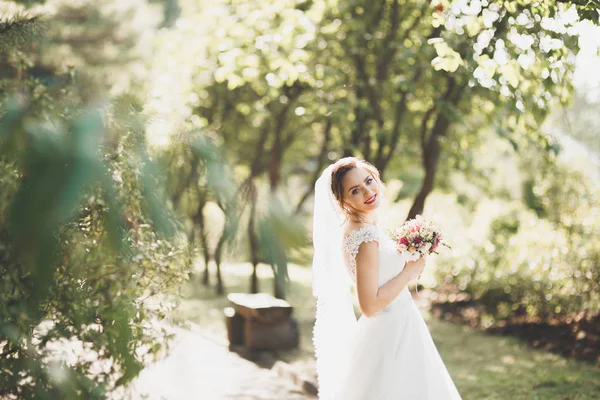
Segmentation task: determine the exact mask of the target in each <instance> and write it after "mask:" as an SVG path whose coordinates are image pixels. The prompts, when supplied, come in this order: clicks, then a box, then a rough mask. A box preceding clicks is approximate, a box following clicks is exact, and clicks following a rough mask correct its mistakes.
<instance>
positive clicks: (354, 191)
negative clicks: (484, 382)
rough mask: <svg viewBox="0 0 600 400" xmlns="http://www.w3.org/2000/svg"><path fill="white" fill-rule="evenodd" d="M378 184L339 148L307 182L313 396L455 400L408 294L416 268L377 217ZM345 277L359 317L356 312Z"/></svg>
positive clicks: (419, 262) (368, 168) (419, 263)
mask: <svg viewBox="0 0 600 400" xmlns="http://www.w3.org/2000/svg"><path fill="white" fill-rule="evenodd" d="M382 195H383V184H382V182H381V181H380V178H379V171H377V169H376V168H375V167H373V166H372V165H371V164H369V163H368V162H366V161H363V160H360V159H357V158H354V157H346V158H342V159H340V160H338V161H337V162H336V163H335V164H332V165H330V166H329V167H327V168H326V169H325V170H324V171H323V174H322V175H321V177H320V178H319V179H318V180H317V183H316V184H315V206H314V217H313V218H314V220H313V243H314V249H315V254H314V258H313V294H314V295H315V297H316V298H317V315H316V321H315V326H314V331H313V342H314V345H315V355H316V359H317V376H318V383H319V398H320V399H321V400H455V399H460V395H459V394H458V391H457V390H456V387H455V386H454V383H453V382H452V379H451V378H450V375H449V374H448V371H447V370H446V367H445V365H444V363H443V362H442V359H441V358H440V355H439V353H438V351H437V349H436V347H435V344H434V343H433V340H432V339H431V335H430V333H429V330H428V329H427V326H426V325H425V322H424V320H423V317H422V316H421V314H420V312H419V310H418V309H417V307H416V306H415V304H414V303H413V300H412V297H411V295H410V292H409V290H408V283H409V282H410V281H411V280H413V279H415V278H416V277H417V276H419V274H421V272H422V271H423V268H424V267H425V261H426V260H425V259H424V258H419V259H415V260H412V259H411V260H409V259H407V257H405V256H403V255H401V254H399V253H398V252H396V250H395V245H394V243H393V241H392V240H391V239H390V238H388V237H387V236H386V235H385V232H384V231H382V229H381V227H380V226H379V221H378V215H377V213H376V210H377V208H378V207H379V205H380V204H381V196H382ZM351 285H355V288H356V294H357V297H358V304H359V306H360V311H361V312H362V316H361V317H360V318H359V319H358V321H357V320H356V317H355V314H354V309H353V306H352V303H353V302H352V295H351V291H350V287H351Z"/></svg>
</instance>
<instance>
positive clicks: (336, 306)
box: [312, 164, 356, 400]
mask: <svg viewBox="0 0 600 400" xmlns="http://www.w3.org/2000/svg"><path fill="white" fill-rule="evenodd" d="M332 171H333V164H332V165H330V166H328V167H327V168H326V169H325V170H324V171H323V173H322V174H321V177H320V178H319V179H318V180H317V182H316V183H315V204H314V214H313V246H314V256H313V267H312V273H313V282H312V283H313V295H314V296H315V297H316V301H317V313H316V320H315V325H314V329H313V343H314V346H315V356H316V370H317V378H318V384H319V399H320V400H333V399H336V397H337V396H336V392H337V391H338V390H339V389H340V387H341V382H342V379H343V375H344V372H345V370H344V368H345V367H346V366H347V357H348V354H349V352H350V341H351V338H352V336H353V331H354V329H355V326H356V316H355V315H354V308H353V306H352V294H351V292H350V285H351V284H352V280H351V278H350V274H349V273H348V271H347V270H346V267H345V265H344V256H343V253H342V239H343V231H342V223H343V218H342V214H341V211H340V209H339V206H338V205H337V201H336V199H335V197H334V195H333V192H332V191H331V172H332Z"/></svg>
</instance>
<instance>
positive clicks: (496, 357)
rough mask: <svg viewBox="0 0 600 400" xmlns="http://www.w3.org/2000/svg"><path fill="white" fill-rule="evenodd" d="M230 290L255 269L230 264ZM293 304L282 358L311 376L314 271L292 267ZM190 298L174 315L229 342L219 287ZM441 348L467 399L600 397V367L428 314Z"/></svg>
mask: <svg viewBox="0 0 600 400" xmlns="http://www.w3.org/2000/svg"><path fill="white" fill-rule="evenodd" d="M223 269H224V271H223V272H224V279H225V284H226V288H227V292H247V291H248V288H249V283H250V280H249V274H250V266H249V265H248V264H227V265H225V266H224V268H223ZM259 279H260V285H261V290H262V291H264V292H269V293H271V292H272V282H273V280H272V274H271V270H270V267H268V266H263V265H261V266H260V269H259ZM290 279H291V283H290V286H289V288H288V301H289V302H290V304H292V306H294V317H295V318H296V319H297V320H298V322H299V326H300V335H301V338H300V347H299V348H298V349H297V350H294V351H289V352H283V353H281V354H279V356H280V358H282V359H283V360H285V361H287V362H289V363H291V364H294V365H295V367H296V368H298V369H300V370H303V371H304V372H305V373H306V374H312V371H313V362H314V361H313V349H312V341H311V335H312V324H313V321H314V300H313V298H312V295H311V273H310V269H309V268H304V267H297V266H291V267H290ZM185 295H186V299H185V300H184V301H183V302H182V304H181V306H180V307H178V309H177V311H176V314H175V315H174V317H175V318H176V320H179V321H185V320H188V321H191V322H194V323H197V324H199V325H200V326H201V327H202V328H203V329H206V330H209V331H211V332H212V333H214V334H217V335H219V336H221V337H223V338H226V331H225V320H224V316H223V308H224V307H226V306H227V305H228V301H227V299H226V298H225V297H219V296H216V295H215V294H214V289H213V288H205V287H204V286H202V285H201V284H200V283H197V282H196V283H190V284H189V285H188V286H187V287H186V290H185ZM423 315H424V317H425V319H426V321H427V325H428V326H429V329H430V331H431V334H432V336H433V339H434V341H435V343H436V345H437V346H438V350H439V352H440V354H441V355H442V358H443V359H444V362H445V363H446V366H447V367H448V370H449V371H450V374H451V375H452V378H453V379H454V382H455V383H456V386H457V387H458V390H459V392H460V393H461V395H462V397H463V399H464V400H500V399H511V400H592V399H600V369H599V368H598V367H596V366H593V365H590V364H586V363H583V362H579V361H576V360H571V359H565V358H563V357H560V356H558V355H555V354H551V353H546V352H543V351H539V350H535V349H532V348H530V347H529V346H527V345H526V344H524V343H522V342H520V341H519V340H517V339H516V338H510V337H499V336H492V335H486V334H483V333H479V332H474V331H472V330H470V329H469V328H467V327H464V326H460V325H456V324H452V323H448V322H443V321H438V320H435V319H433V318H431V316H430V315H429V313H428V312H427V311H425V310H423Z"/></svg>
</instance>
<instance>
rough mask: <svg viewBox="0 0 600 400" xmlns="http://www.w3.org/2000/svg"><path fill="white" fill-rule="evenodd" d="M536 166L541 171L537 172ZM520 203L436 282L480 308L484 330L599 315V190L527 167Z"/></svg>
mask: <svg viewBox="0 0 600 400" xmlns="http://www.w3.org/2000/svg"><path fill="white" fill-rule="evenodd" d="M542 165H543V166H544V167H542ZM525 168H526V169H525V171H527V172H526V176H525V178H526V180H525V189H526V190H524V196H525V199H524V200H525V204H526V205H528V206H529V208H530V209H531V211H533V212H531V211H529V210H523V209H522V208H521V207H514V208H513V209H512V210H511V211H510V212H508V213H506V214H503V215H500V216H499V217H497V218H496V219H495V220H494V221H493V223H492V224H491V226H490V233H489V236H488V240H487V241H486V242H485V243H484V244H483V245H481V246H480V247H477V248H476V250H475V251H474V252H473V253H472V254H471V255H470V256H469V257H466V258H464V259H457V260H453V261H452V263H451V265H453V269H452V271H451V272H452V273H451V274H447V275H445V276H444V274H445V272H446V271H442V270H440V271H438V278H439V279H441V280H444V281H446V282H448V283H452V284H454V285H456V286H458V287H459V288H460V289H461V290H463V291H465V292H467V293H469V294H470V295H472V297H473V298H474V299H475V300H478V301H480V302H481V303H482V304H483V305H484V306H485V307H486V311H487V313H488V315H487V317H488V320H487V323H491V322H492V321H494V320H502V319H510V318H514V317H515V316H519V315H523V314H526V315H530V316H537V317H539V318H543V319H546V318H550V317H553V316H570V315H574V314H578V313H580V312H582V311H583V312H586V313H589V314H590V315H595V314H597V313H598V312H600V296H599V293H600V286H599V282H600V250H599V249H600V242H599V241H598V240H597V238H598V237H599V236H598V235H599V234H600V231H598V224H597V223H596V221H598V220H599V219H600V208H599V207H598V204H600V202H599V199H600V197H599V196H600V184H599V183H598V178H597V174H596V173H595V172H594V171H591V170H586V169H583V170H578V169H577V168H576V167H575V166H574V165H573V164H571V165H565V164H564V163H563V162H558V163H552V164H549V163H547V162H546V161H544V162H542V163H541V164H536V163H535V158H532V159H531V160H529V162H528V163H527V164H526V167H525Z"/></svg>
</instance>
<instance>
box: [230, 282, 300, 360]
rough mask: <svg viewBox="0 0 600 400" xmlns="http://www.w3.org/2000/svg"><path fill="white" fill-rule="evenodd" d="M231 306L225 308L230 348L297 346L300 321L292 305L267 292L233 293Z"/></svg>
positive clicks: (231, 294)
mask: <svg viewBox="0 0 600 400" xmlns="http://www.w3.org/2000/svg"><path fill="white" fill-rule="evenodd" d="M227 299H228V300H229V301H230V302H231V304H232V306H231V307H226V308H225V309H224V314H225V323H226V326H227V337H228V339H229V345H230V348H231V347H232V346H244V347H245V348H246V350H279V349H291V348H294V347H297V346H298V343H299V341H300V333H299V330H298V322H297V321H296V320H295V319H294V318H293V317H292V316H291V315H292V311H293V309H292V306H291V305H290V304H289V303H288V302H287V301H285V300H281V299H277V298H275V297H273V296H271V295H269V294H267V293H257V294H247V293H230V294H229V295H228V296H227Z"/></svg>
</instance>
